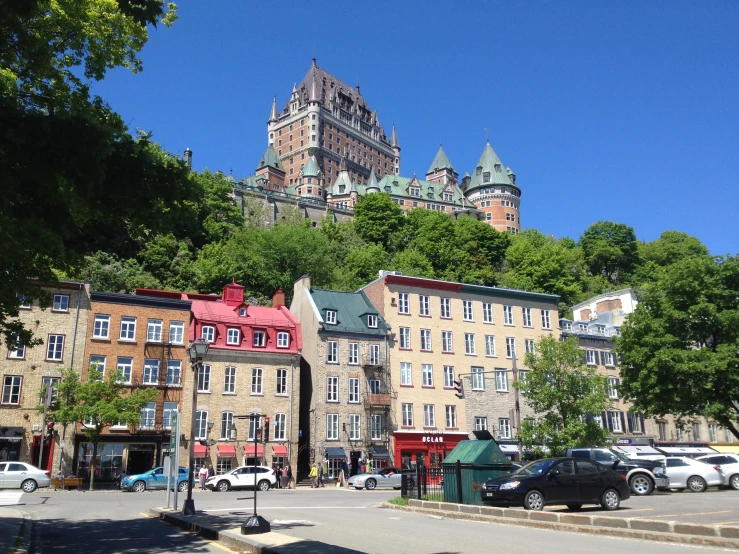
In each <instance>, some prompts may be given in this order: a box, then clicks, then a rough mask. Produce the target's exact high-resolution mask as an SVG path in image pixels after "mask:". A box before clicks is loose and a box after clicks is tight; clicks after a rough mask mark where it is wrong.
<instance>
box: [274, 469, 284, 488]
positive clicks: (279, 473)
mask: <svg viewBox="0 0 739 554" xmlns="http://www.w3.org/2000/svg"><path fill="white" fill-rule="evenodd" d="M275 475H276V476H277V488H278V489H281V488H282V466H277V469H276V470H275Z"/></svg>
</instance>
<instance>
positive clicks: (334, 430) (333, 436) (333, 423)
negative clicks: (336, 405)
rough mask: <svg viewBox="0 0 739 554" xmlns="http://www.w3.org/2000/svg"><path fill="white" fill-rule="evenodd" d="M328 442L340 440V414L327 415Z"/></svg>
mask: <svg viewBox="0 0 739 554" xmlns="http://www.w3.org/2000/svg"><path fill="white" fill-rule="evenodd" d="M326 440H328V441H335V440H339V414H326Z"/></svg>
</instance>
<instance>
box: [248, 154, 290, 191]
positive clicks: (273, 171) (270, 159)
mask: <svg viewBox="0 0 739 554" xmlns="http://www.w3.org/2000/svg"><path fill="white" fill-rule="evenodd" d="M255 174H256V178H257V181H261V182H263V183H266V184H264V185H262V186H263V187H265V188H267V189H268V190H274V191H278V192H283V191H284V188H285V168H284V166H283V165H282V162H281V161H280V158H279V156H278V155H277V152H275V149H274V147H273V146H272V144H271V143H270V144H269V146H267V150H265V151H264V155H263V156H262V159H261V160H260V161H259V165H258V166H257V170H256V172H255Z"/></svg>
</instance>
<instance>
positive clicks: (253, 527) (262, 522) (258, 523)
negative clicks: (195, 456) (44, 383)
mask: <svg viewBox="0 0 739 554" xmlns="http://www.w3.org/2000/svg"><path fill="white" fill-rule="evenodd" d="M263 417H264V416H263V415H262V414H249V415H237V416H234V419H248V420H249V428H250V429H254V473H253V475H254V497H253V500H254V511H253V512H252V515H251V516H250V517H249V519H247V520H246V521H245V522H244V523H242V524H241V534H242V535H258V534H261V533H269V532H270V531H271V526H270V524H269V521H267V520H266V519H264V518H263V517H262V516H260V515H258V514H257V490H258V489H259V479H258V477H257V476H258V475H259V474H258V473H257V466H258V465H259V464H257V451H258V444H259V443H260V442H261V440H262V439H264V441H265V443H267V442H269V418H268V417H264V427H265V429H264V434H263V435H262V437H260V436H259V435H260V433H259V429H260V428H261V425H262V418H263ZM229 436H230V437H231V439H232V440H236V425H234V424H231V426H230V427H229ZM244 451H245V452H246V446H244Z"/></svg>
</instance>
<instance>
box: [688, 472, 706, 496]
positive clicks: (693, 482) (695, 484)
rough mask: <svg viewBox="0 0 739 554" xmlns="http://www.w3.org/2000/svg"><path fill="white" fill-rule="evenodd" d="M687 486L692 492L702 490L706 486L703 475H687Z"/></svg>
mask: <svg viewBox="0 0 739 554" xmlns="http://www.w3.org/2000/svg"><path fill="white" fill-rule="evenodd" d="M688 488H689V489H690V490H691V491H693V492H704V491H705V490H706V489H707V488H708V485H707V484H706V480H705V479H703V477H700V476H698V475H693V476H692V477H688Z"/></svg>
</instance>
